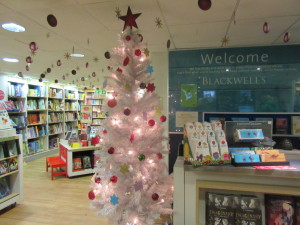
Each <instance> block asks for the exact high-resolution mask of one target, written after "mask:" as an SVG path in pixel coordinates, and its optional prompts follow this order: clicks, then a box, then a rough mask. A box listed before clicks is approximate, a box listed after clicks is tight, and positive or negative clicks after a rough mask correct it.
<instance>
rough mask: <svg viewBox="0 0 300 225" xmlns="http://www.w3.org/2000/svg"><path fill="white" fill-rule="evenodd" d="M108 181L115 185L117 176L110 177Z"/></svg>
mask: <svg viewBox="0 0 300 225" xmlns="http://www.w3.org/2000/svg"><path fill="white" fill-rule="evenodd" d="M110 181H111V182H112V183H114V184H115V183H117V181H118V177H117V176H112V177H111V178H110Z"/></svg>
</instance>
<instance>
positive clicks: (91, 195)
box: [88, 191, 96, 200]
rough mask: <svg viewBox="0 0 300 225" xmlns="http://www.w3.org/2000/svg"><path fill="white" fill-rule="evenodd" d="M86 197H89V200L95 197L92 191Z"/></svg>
mask: <svg viewBox="0 0 300 225" xmlns="http://www.w3.org/2000/svg"><path fill="white" fill-rule="evenodd" d="M88 197H89V199H90V200H94V199H95V197H96V196H95V193H94V191H90V192H89V194H88Z"/></svg>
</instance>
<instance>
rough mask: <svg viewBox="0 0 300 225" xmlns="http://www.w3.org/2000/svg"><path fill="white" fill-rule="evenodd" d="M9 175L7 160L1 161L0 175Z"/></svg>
mask: <svg viewBox="0 0 300 225" xmlns="http://www.w3.org/2000/svg"><path fill="white" fill-rule="evenodd" d="M6 173H9V166H8V163H7V160H1V161H0V175H3V174H6Z"/></svg>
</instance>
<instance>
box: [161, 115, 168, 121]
mask: <svg viewBox="0 0 300 225" xmlns="http://www.w3.org/2000/svg"><path fill="white" fill-rule="evenodd" d="M159 119H160V121H161V122H165V121H166V120H167V117H166V116H164V115H162V116H161V117H160V118H159Z"/></svg>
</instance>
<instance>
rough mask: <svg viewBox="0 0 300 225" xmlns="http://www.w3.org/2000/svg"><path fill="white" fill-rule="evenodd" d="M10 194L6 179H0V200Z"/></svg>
mask: <svg viewBox="0 0 300 225" xmlns="http://www.w3.org/2000/svg"><path fill="white" fill-rule="evenodd" d="M10 194H11V189H10V187H9V180H8V177H7V176H6V177H3V178H0V199H1V198H4V197H6V196H8V195H10Z"/></svg>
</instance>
